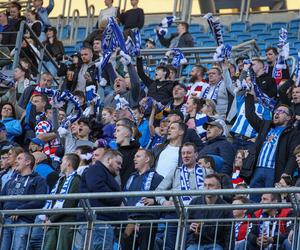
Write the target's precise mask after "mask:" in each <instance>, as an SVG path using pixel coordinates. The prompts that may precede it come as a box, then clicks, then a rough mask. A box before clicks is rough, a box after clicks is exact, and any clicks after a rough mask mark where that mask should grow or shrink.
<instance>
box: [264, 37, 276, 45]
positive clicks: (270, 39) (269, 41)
mask: <svg viewBox="0 0 300 250" xmlns="http://www.w3.org/2000/svg"><path fill="white" fill-rule="evenodd" d="M265 43H266V44H272V45H273V44H277V43H278V38H274V37H270V38H266V39H265Z"/></svg>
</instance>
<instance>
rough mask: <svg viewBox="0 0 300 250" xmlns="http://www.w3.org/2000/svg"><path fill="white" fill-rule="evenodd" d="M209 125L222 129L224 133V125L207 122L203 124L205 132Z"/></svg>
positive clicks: (216, 122)
mask: <svg viewBox="0 0 300 250" xmlns="http://www.w3.org/2000/svg"><path fill="white" fill-rule="evenodd" d="M208 125H211V126H215V127H218V128H219V129H222V131H224V128H223V126H222V124H221V123H220V122H218V121H211V122H206V123H204V124H203V128H204V129H205V130H207V127H208Z"/></svg>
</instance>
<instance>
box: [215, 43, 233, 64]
mask: <svg viewBox="0 0 300 250" xmlns="http://www.w3.org/2000/svg"><path fill="white" fill-rule="evenodd" d="M231 51H232V46H231V45H229V44H226V45H224V44H221V45H220V46H219V47H217V48H216V52H215V53H214V56H213V60H214V61H215V62H222V61H224V60H225V59H229V58H230V57H231Z"/></svg>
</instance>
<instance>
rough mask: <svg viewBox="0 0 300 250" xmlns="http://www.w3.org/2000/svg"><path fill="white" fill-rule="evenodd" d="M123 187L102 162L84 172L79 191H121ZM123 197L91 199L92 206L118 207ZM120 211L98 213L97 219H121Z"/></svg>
mask: <svg viewBox="0 0 300 250" xmlns="http://www.w3.org/2000/svg"><path fill="white" fill-rule="evenodd" d="M119 191H121V188H120V186H119V184H118V183H117V181H116V180H115V178H114V176H113V175H112V174H111V173H110V172H109V170H108V169H107V168H106V167H105V166H104V165H103V164H102V163H101V162H100V161H97V162H96V163H95V164H94V165H91V166H89V167H88V168H87V169H86V170H85V171H84V172H83V174H82V177H81V185H80V188H79V193H98V192H119ZM122 201H123V200H122V198H107V199H89V202H90V204H91V207H114V206H116V207H118V206H121V203H122ZM119 219H122V218H121V217H120V213H101V214H100V213H98V214H97V220H103V221H108V220H119Z"/></svg>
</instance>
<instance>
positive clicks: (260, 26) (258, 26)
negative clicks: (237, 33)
mask: <svg viewBox="0 0 300 250" xmlns="http://www.w3.org/2000/svg"><path fill="white" fill-rule="evenodd" d="M268 27H269V25H268V24H266V23H252V24H251V25H250V27H249V30H250V31H251V32H253V31H261V32H264V31H267V30H268Z"/></svg>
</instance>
